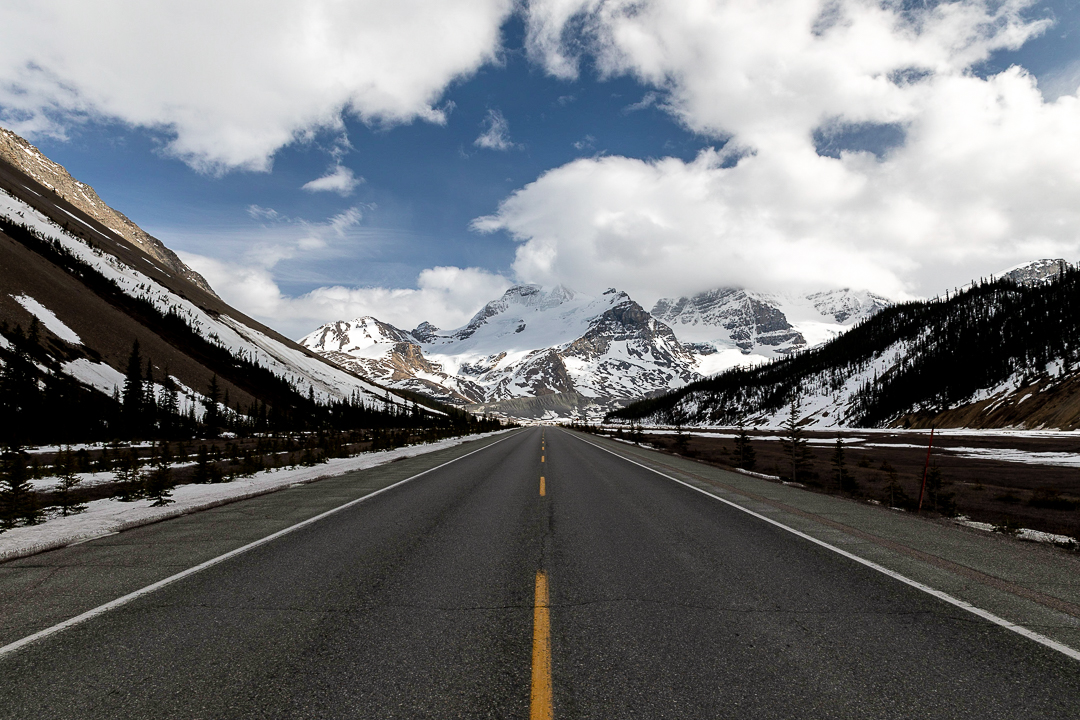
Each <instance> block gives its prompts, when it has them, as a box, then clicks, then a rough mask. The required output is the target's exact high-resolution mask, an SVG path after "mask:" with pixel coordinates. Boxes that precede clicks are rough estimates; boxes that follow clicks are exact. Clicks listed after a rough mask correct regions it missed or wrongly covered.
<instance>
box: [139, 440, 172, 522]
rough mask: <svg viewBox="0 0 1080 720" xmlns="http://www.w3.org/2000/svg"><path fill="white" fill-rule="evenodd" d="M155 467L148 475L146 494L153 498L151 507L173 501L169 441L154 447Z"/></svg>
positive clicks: (161, 505)
mask: <svg viewBox="0 0 1080 720" xmlns="http://www.w3.org/2000/svg"><path fill="white" fill-rule="evenodd" d="M153 464H154V467H153V468H152V469H151V470H150V472H149V473H148V474H147V476H146V496H147V497H148V498H150V499H151V500H153V501H154V502H153V503H151V507H163V506H165V505H168V504H170V503H172V502H175V501H174V500H173V499H172V487H173V479H172V455H171V454H170V452H169V443H168V442H164V443H162V444H161V446H160V447H157V446H155V448H154V463H153Z"/></svg>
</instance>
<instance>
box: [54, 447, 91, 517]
mask: <svg viewBox="0 0 1080 720" xmlns="http://www.w3.org/2000/svg"><path fill="white" fill-rule="evenodd" d="M54 466H55V468H56V479H57V480H58V481H59V483H58V484H57V486H56V504H57V505H59V506H60V513H61V514H62V515H63V516H64V517H67V516H68V515H75V514H78V513H81V512H82V511H84V510H86V506H85V505H81V504H79V503H77V502H76V501H75V498H74V497H72V490H74V489H75V487H76V486H77V485H78V484H79V483H80V482H82V478H80V477H79V475H78V473H77V472H75V458H74V456H73V455H72V454H71V449H70V448H65V449H64V450H61V451H60V453H59V454H58V455H57V456H56V462H55V465H54Z"/></svg>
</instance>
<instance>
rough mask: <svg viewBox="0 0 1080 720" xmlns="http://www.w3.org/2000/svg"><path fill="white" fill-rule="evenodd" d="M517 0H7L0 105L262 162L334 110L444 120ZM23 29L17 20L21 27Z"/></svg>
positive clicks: (0, 48) (208, 156) (56, 125)
mask: <svg viewBox="0 0 1080 720" xmlns="http://www.w3.org/2000/svg"><path fill="white" fill-rule="evenodd" d="M511 10H512V0H395V2H392V3H387V2H381V1H380V0H355V1H352V2H335V1H334V0H305V2H290V1H289V0H259V1H258V2H256V1H254V0H234V1H233V2H222V1H221V0H190V2H185V3H164V4H163V3H145V2H133V1H132V0H98V1H96V2H93V3H86V2H74V1H73V0H33V2H27V1H24V0H13V2H7V3H4V4H3V6H2V9H0V25H2V26H3V27H6V28H8V29H9V30H10V31H9V32H6V33H5V34H4V42H3V43H0V106H3V108H4V113H3V115H2V116H0V120H3V122H4V124H5V125H7V126H9V127H11V128H12V129H14V130H16V131H17V132H21V133H27V134H31V135H32V134H34V133H35V132H36V133H39V134H41V133H53V134H63V132H64V127H65V124H66V123H67V122H70V121H71V118H72V115H76V116H78V115H83V116H90V117H102V118H107V119H115V120H119V121H121V122H124V123H129V124H132V125H137V126H142V127H149V128H154V129H160V130H161V131H163V132H164V133H165V135H166V137H171V140H170V141H169V143H168V145H167V148H166V149H167V151H168V152H169V153H171V154H172V155H175V156H177V157H180V158H182V159H184V160H185V161H186V162H188V163H189V164H191V165H192V166H194V167H196V168H199V169H202V170H207V171H224V170H229V169H232V168H246V169H253V170H265V169H267V168H268V167H269V165H270V161H271V158H272V156H273V154H274V152H275V151H276V150H277V149H278V148H280V147H282V146H284V145H287V144H288V143H290V142H292V141H294V140H296V139H298V138H303V137H305V136H306V135H308V134H309V133H311V132H312V131H314V130H318V129H322V128H337V127H340V125H341V116H342V113H349V114H352V115H355V116H357V117H359V118H361V119H362V120H364V121H365V122H368V123H374V124H393V123H403V122H410V121H413V120H416V119H422V120H426V121H430V122H443V121H444V120H445V117H444V115H443V113H442V112H441V111H440V110H439V109H438V108H437V107H436V106H435V105H436V103H437V102H438V100H439V98H440V96H441V95H442V92H443V90H444V88H445V87H446V86H447V85H448V84H449V83H450V82H452V81H453V80H454V79H456V78H460V77H462V76H466V75H469V74H470V73H472V72H474V71H475V70H476V69H477V68H479V67H480V66H481V65H482V64H484V63H485V62H488V61H489V60H491V59H492V58H493V56H494V53H495V51H496V50H497V48H498V47H499V28H500V27H501V25H502V23H503V22H504V20H505V19H506V17H507V16H508V15H509V13H510V11H511ZM16 29H17V30H16Z"/></svg>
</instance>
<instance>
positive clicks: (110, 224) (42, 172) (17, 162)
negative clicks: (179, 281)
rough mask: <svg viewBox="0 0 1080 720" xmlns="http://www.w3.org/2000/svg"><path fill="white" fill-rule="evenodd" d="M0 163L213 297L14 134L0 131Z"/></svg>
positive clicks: (156, 243) (170, 256) (151, 240)
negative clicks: (7, 165)
mask: <svg viewBox="0 0 1080 720" xmlns="http://www.w3.org/2000/svg"><path fill="white" fill-rule="evenodd" d="M0 160H4V161H5V162H7V163H8V164H9V165H11V166H13V167H15V168H18V169H19V170H20V171H22V173H23V174H24V175H26V176H27V177H30V178H32V179H33V180H36V181H37V182H38V183H39V184H40V185H42V186H44V187H45V188H46V189H47V190H49V191H51V192H52V193H55V194H56V195H58V196H60V197H61V198H63V199H64V200H66V201H67V202H69V203H71V204H72V205H74V206H75V207H76V208H78V209H79V210H81V211H82V212H84V213H86V214H87V215H89V216H90V217H92V218H93V219H94V220H97V221H98V222H99V223H101V224H102V225H104V226H105V227H107V228H109V229H110V230H112V231H113V232H115V233H116V234H117V235H119V236H120V237H122V238H123V239H125V240H127V241H128V242H129V243H131V244H132V245H134V246H135V247H137V248H139V249H140V250H142V251H143V252H145V253H146V254H147V255H149V256H150V257H152V258H154V259H155V260H156V261H157V262H159V263H160V264H161V265H162V267H164V268H165V269H166V270H168V271H170V272H173V273H175V274H177V275H179V276H180V277H183V278H185V279H187V280H188V281H190V282H192V283H193V284H195V285H197V286H198V287H199V288H200V289H202V290H203V291H205V292H208V293H211V294H214V291H213V289H212V288H211V287H210V284H209V283H207V282H206V279H205V278H203V276H202V275H200V274H199V273H197V272H195V271H194V270H192V269H191V268H189V267H188V266H187V265H185V264H184V263H183V261H181V260H180V258H178V257H177V256H176V253H174V252H173V251H172V250H170V249H169V248H167V247H165V244H164V243H162V242H161V241H160V240H158V239H157V238H156V237H154V236H153V235H150V234H149V233H147V232H146V231H145V230H143V229H142V228H141V227H139V226H138V225H136V224H135V223H133V222H132V221H131V220H129V219H128V218H127V216H125V215H124V214H123V213H121V212H119V211H118V210H114V209H113V208H111V207H109V205H107V204H106V203H105V201H103V200H102V199H101V198H100V197H98V194H97V193H96V192H95V191H94V188H92V187H90V186H89V185H87V184H86V183H82V182H79V181H78V180H76V179H75V178H73V177H71V175H70V174H69V173H68V171H67V170H65V169H64V167H63V166H62V165H60V164H58V163H55V162H53V161H52V160H50V159H49V158H47V157H45V155H44V154H43V153H42V152H41V151H40V150H38V149H37V148H36V147H34V146H33V145H31V144H30V143H28V142H27V141H26V140H24V139H23V138H21V137H20V136H18V135H16V134H15V133H13V132H11V131H10V130H7V129H5V128H2V127H0Z"/></svg>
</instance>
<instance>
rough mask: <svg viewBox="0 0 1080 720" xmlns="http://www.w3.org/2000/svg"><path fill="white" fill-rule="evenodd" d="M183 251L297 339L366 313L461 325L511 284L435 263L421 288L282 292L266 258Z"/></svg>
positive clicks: (222, 287)
mask: <svg viewBox="0 0 1080 720" xmlns="http://www.w3.org/2000/svg"><path fill="white" fill-rule="evenodd" d="M180 255H181V258H182V259H183V260H184V262H186V263H187V264H188V265H190V266H191V267H192V268H194V269H196V270H197V271H198V272H200V273H201V274H202V275H203V277H205V278H206V279H207V281H208V282H209V283H210V285H211V286H212V287H213V288H214V289H215V290H217V291H218V293H219V294H220V295H221V296H222V298H223V299H224V300H225V301H226V302H228V303H229V304H230V305H233V306H234V307H236V308H239V309H240V310H242V311H243V312H245V313H247V314H248V315H250V316H252V317H254V318H255V319H256V320H259V321H261V322H264V323H266V324H267V325H270V326H272V327H274V328H275V329H277V330H279V331H280V332H282V333H284V334H285V335H288V336H290V337H292V338H294V339H299V338H301V337H303V336H304V335H307V334H308V333H310V332H312V331H313V330H314V329H315V328H317V327H318V326H319V325H322V324H323V323H326V322H332V321H334V320H343V319H353V318H358V317H363V316H365V315H371V316H373V317H376V318H378V319H379V320H382V321H383V322H388V323H390V324H391V325H394V326H396V327H399V328H402V329H404V330H411V329H412V328H414V327H416V326H417V325H419V324H420V323H421V322H423V321H425V320H426V321H428V322H431V323H433V324H434V325H436V326H438V327H443V328H455V327H458V326H460V325H464V324H465V323H466V322H468V320H469V319H470V318H471V317H472V316H473V314H475V313H476V311H477V309H479V308H480V307H481V306H483V304H484V303H486V302H488V301H489V300H491V299H493V298H496V297H498V296H499V295H500V294H501V293H503V292H504V291H505V290H506V288H508V287H509V286H510V282H509V281H508V280H507V279H506V278H504V277H502V276H501V275H498V274H496V273H491V272H489V271H487V270H483V269H481V268H475V267H474V268H458V267H434V268H429V269H427V270H424V271H423V272H421V273H420V275H419V276H418V277H417V280H416V287H415V288H385V287H345V286H341V285H335V286H326V287H320V288H317V289H315V290H312V291H311V292H309V293H306V294H304V295H301V296H299V297H290V296H288V295H286V294H285V293H283V292H282V290H281V288H280V286H279V285H278V283H277V281H276V280H275V278H274V274H273V272H272V268H271V267H267V266H266V264H265V263H252V262H250V261H235V262H228V261H222V260H219V259H215V258H211V257H207V256H204V255H196V254H192V253H180Z"/></svg>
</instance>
